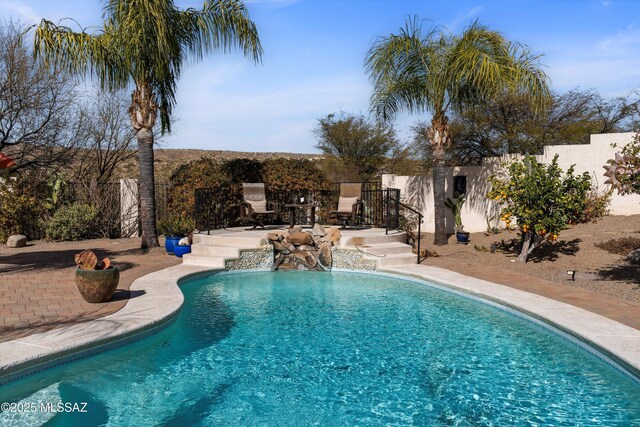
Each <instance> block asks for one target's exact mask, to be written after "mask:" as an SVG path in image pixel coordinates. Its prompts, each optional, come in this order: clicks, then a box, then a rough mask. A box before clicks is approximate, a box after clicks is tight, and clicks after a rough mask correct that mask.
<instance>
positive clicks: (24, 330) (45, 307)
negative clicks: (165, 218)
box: [0, 238, 180, 342]
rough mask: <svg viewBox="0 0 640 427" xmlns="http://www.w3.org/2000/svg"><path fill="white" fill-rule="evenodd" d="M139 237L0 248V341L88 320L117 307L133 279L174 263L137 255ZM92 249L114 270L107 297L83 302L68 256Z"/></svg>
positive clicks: (161, 256)
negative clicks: (113, 287)
mask: <svg viewBox="0 0 640 427" xmlns="http://www.w3.org/2000/svg"><path fill="white" fill-rule="evenodd" d="M139 248H140V239H137V238H135V239H114V240H110V239H97V240H85V241H80V242H56V243H53V242H51V243H49V242H35V243H34V244H31V245H30V246H27V247H25V248H19V249H13V248H8V247H7V246H5V245H1V246H0V342H2V341H7V340H12V339H16V338H19V337H23V336H26V335H29V334H32V333H37V332H43V331H46V330H50V329H53V328H57V327H61V326H65V325H69V324H73V323H77V322H85V321H88V320H92V319H95V318H98V317H102V316H106V315H108V314H111V313H114V312H116V311H118V310H120V309H121V308H122V307H124V305H125V304H126V303H127V301H128V300H129V299H130V298H135V297H136V296H137V295H132V294H131V293H130V292H129V286H130V285H131V283H132V282H133V281H134V280H135V279H137V278H138V277H141V276H144V275H145V274H148V273H151V272H153V271H156V270H160V269H163V268H166V267H170V266H172V265H176V264H178V263H180V259H178V258H176V257H174V256H169V255H167V254H166V253H164V249H162V250H153V251H151V252H150V253H146V254H144V253H142V251H140V250H139ZM84 249H93V250H94V251H95V252H96V255H98V257H99V258H102V257H105V256H106V257H109V258H110V259H111V261H112V263H113V265H115V266H117V267H118V268H119V269H120V283H119V285H118V290H117V291H116V293H115V295H114V297H113V300H112V301H111V302H108V303H103V304H91V303H88V302H86V301H85V300H84V299H83V298H82V296H81V295H80V293H79V292H78V289H77V288H76V285H75V278H74V271H75V262H74V255H75V254H76V253H78V252H80V251H82V250H84Z"/></svg>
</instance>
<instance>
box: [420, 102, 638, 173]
mask: <svg viewBox="0 0 640 427" xmlns="http://www.w3.org/2000/svg"><path fill="white" fill-rule="evenodd" d="M639 107H640V100H638V97H637V95H629V96H626V97H619V98H612V99H605V98H602V97H601V96H600V95H599V94H598V92H597V91H595V90H579V89H574V90H571V91H568V92H566V93H563V94H553V95H552V100H551V103H550V105H549V108H548V110H547V111H545V112H542V113H536V112H535V111H534V110H533V109H532V108H531V104H530V102H529V101H528V99H527V97H526V96H524V95H522V94H515V95H514V94H505V95H503V96H500V97H498V98H496V99H492V100H490V101H489V102H486V103H482V104H478V105H473V106H471V105H470V106H467V108H465V109H463V110H461V111H456V112H455V114H454V115H453V117H452V119H451V123H450V124H451V139H452V142H453V144H452V145H451V147H449V149H448V153H447V154H448V157H449V159H450V163H451V164H455V165H463V164H464V165H469V164H475V165H480V164H481V162H482V158H483V157H489V156H500V155H502V154H509V153H523V154H524V153H528V154H542V150H543V147H544V146H546V145H569V144H588V143H589V136H590V134H595V133H610V132H628V131H630V130H632V126H633V122H634V120H638V119H639V118H640V116H639V113H640V110H639ZM426 126H427V124H425V123H422V124H420V125H419V126H418V128H417V131H418V132H416V136H417V138H418V140H419V139H420V137H421V135H424V132H421V130H422V129H424V128H425V127H426ZM416 146H418V147H420V148H421V149H420V151H423V152H424V153H423V155H424V156H426V157H427V158H429V156H430V153H429V151H428V150H426V151H425V149H424V147H425V145H424V144H422V145H418V144H416Z"/></svg>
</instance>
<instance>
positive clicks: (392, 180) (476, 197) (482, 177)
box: [382, 132, 640, 233]
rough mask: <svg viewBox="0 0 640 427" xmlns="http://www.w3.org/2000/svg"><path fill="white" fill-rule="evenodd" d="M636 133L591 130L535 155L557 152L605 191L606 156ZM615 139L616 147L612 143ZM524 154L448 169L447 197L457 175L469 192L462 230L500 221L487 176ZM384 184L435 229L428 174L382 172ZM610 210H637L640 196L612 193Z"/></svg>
mask: <svg viewBox="0 0 640 427" xmlns="http://www.w3.org/2000/svg"><path fill="white" fill-rule="evenodd" d="M634 135H635V133H633V132H626V133H608V134H597V135H591V138H590V143H589V144H583V145H549V146H546V147H544V153H543V154H542V155H539V156H535V157H536V159H537V160H538V162H541V163H550V162H551V161H552V160H553V157H554V156H555V155H556V154H558V165H559V166H560V167H561V168H562V169H563V170H565V171H566V170H567V169H568V168H569V167H570V166H571V165H574V164H575V169H574V171H575V172H574V173H575V174H582V173H583V172H589V174H590V175H591V177H592V179H593V182H594V184H596V185H597V186H598V189H599V190H600V191H607V190H608V189H609V188H610V186H609V185H605V184H604V181H605V180H606V178H605V176H604V172H605V171H604V168H603V166H604V165H605V164H606V162H607V160H608V159H612V158H613V157H614V155H615V153H616V152H617V151H619V150H620V147H622V146H624V145H626V144H628V143H629V142H631V141H632V140H633V136H634ZM611 144H616V145H617V148H614V147H612V146H611ZM522 157H523V156H522V155H519V154H518V155H504V156H501V157H489V158H485V159H484V161H483V164H482V166H459V167H452V168H447V175H446V197H453V182H454V177H455V176H466V179H467V192H466V195H467V197H466V199H467V200H466V203H465V204H464V206H463V208H462V223H463V224H464V230H465V231H470V232H479V231H486V230H487V221H488V222H489V224H490V225H491V226H504V223H500V222H499V216H500V215H499V213H500V209H499V206H498V204H497V203H496V202H495V201H493V200H489V199H487V198H486V194H487V192H488V191H489V189H490V187H491V186H490V184H489V182H488V179H489V177H490V176H492V175H496V176H499V177H500V176H502V177H506V176H507V172H506V170H505V168H504V167H503V166H502V165H503V164H504V163H507V162H510V161H511V160H513V159H516V158H522ZM382 185H383V187H389V188H399V189H400V190H401V193H400V194H401V197H402V199H403V201H404V202H405V203H408V204H410V205H412V206H414V207H415V208H417V209H418V210H420V211H421V212H422V214H423V215H424V219H423V222H422V227H423V230H425V231H430V232H433V230H434V227H435V225H434V224H435V222H434V215H433V188H432V181H431V175H427V176H400V175H390V174H384V175H382ZM609 209H610V213H611V214H612V215H632V214H637V213H640V195H635V194H634V195H627V196H620V195H619V194H618V193H617V192H614V193H613V195H612V198H611V204H610V205H609ZM446 211H447V216H446V226H447V232H450V233H452V232H453V225H454V222H453V215H452V214H451V212H450V211H449V209H447V210H446Z"/></svg>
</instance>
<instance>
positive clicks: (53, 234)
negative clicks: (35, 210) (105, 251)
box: [46, 203, 96, 240]
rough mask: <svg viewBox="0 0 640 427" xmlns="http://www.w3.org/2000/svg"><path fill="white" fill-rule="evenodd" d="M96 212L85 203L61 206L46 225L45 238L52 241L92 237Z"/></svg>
mask: <svg viewBox="0 0 640 427" xmlns="http://www.w3.org/2000/svg"><path fill="white" fill-rule="evenodd" d="M95 219H96V210H95V209H94V208H93V207H91V206H89V205H87V204H85V203H73V204H71V205H69V206H62V207H61V208H59V209H58V210H57V211H56V212H55V213H54V214H53V216H52V217H51V219H50V220H49V222H48V224H47V230H46V234H47V238H49V239H52V240H82V239H87V238H90V237H93V234H94V233H93V222H94V220H95Z"/></svg>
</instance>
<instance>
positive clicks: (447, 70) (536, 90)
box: [365, 18, 550, 245]
mask: <svg viewBox="0 0 640 427" xmlns="http://www.w3.org/2000/svg"><path fill="white" fill-rule="evenodd" d="M365 67H366V69H367V72H368V73H369V76H370V79H371V81H372V82H373V85H374V92H373V95H372V97H371V105H372V109H373V110H374V111H375V113H376V114H377V115H378V117H380V118H382V119H384V120H389V119H392V118H394V116H395V114H396V113H397V112H398V111H400V110H402V109H405V110H407V111H409V112H428V113H431V115H432V119H431V126H430V128H429V129H428V138H429V141H430V143H431V145H432V148H433V157H434V166H433V171H432V179H433V190H434V214H435V238H434V242H433V243H434V244H436V245H444V244H447V235H446V230H445V221H444V219H445V211H444V209H445V205H444V203H445V170H444V154H445V149H446V147H447V146H448V144H450V142H451V141H450V134H449V124H448V117H447V112H448V111H450V110H458V111H459V110H461V109H462V108H464V106H465V105H470V104H477V103H481V102H485V101H487V100H489V99H491V98H493V97H495V96H497V95H500V94H504V93H505V92H509V91H513V92H518V93H524V94H527V95H529V96H530V99H531V101H532V105H533V108H535V109H536V110H542V109H544V108H545V107H546V105H547V104H548V102H549V99H550V94H549V87H548V85H547V76H546V75H545V73H544V72H543V71H542V70H541V68H540V64H539V56H535V55H532V54H531V51H530V50H529V48H527V47H526V46H524V45H521V44H517V43H512V42H509V41H508V40H506V39H505V38H504V37H503V36H502V35H501V34H500V33H498V32H495V31H491V30H489V29H488V28H487V27H485V26H483V25H480V24H479V23H478V22H477V21H476V22H473V23H472V24H471V25H470V26H469V27H467V28H466V29H465V30H464V31H463V33H462V34H461V35H460V36H455V35H451V34H448V33H445V32H444V31H443V30H442V29H441V28H439V27H432V28H430V29H429V31H427V32H426V34H423V31H422V26H421V24H420V23H419V22H418V20H417V18H413V20H411V19H407V21H406V23H405V26H404V28H400V33H399V34H397V35H396V34H391V35H389V36H386V37H379V38H378V39H377V40H376V41H375V42H374V44H373V46H372V47H371V49H369V52H368V53H367V56H366V59H365Z"/></svg>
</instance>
